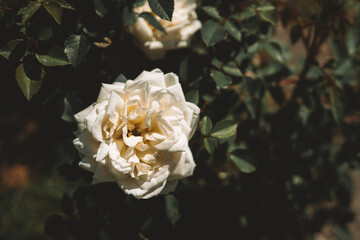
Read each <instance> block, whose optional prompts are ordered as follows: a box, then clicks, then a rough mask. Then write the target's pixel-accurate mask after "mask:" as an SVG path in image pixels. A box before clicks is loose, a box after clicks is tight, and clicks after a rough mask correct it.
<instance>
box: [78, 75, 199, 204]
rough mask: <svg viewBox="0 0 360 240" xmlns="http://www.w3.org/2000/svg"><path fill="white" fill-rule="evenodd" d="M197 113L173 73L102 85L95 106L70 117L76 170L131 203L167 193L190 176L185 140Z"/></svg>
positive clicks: (191, 133) (189, 157) (194, 127)
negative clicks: (129, 197)
mask: <svg viewBox="0 0 360 240" xmlns="http://www.w3.org/2000/svg"><path fill="white" fill-rule="evenodd" d="M199 112H200V110H199V108H198V107H197V106H196V105H195V104H193V103H190V102H186V100H185V97H184V94H183V91H182V88H181V85H180V84H179V81H178V76H177V75H175V74H174V73H168V74H165V75H164V73H163V72H161V71H160V70H159V69H155V70H153V71H151V72H148V71H144V72H142V73H141V74H140V75H139V76H138V77H137V78H136V79H135V80H128V81H126V83H124V82H119V81H115V82H114V83H113V84H103V86H102V88H101V91H100V94H99V96H98V99H97V102H96V103H94V104H93V105H91V106H89V107H88V108H86V109H85V110H83V111H81V112H79V113H78V114H76V115H75V119H76V121H77V122H78V130H77V131H76V133H75V134H76V136H77V138H76V139H75V140H74V145H75V147H76V148H77V149H78V151H79V152H80V153H81V155H82V160H81V162H80V163H79V165H80V166H81V167H83V168H85V169H86V170H89V171H91V172H94V175H93V183H100V182H109V181H115V182H117V183H118V185H119V186H120V187H121V188H122V189H123V190H124V191H125V193H127V194H131V195H133V196H134V197H136V198H150V197H153V196H155V195H158V194H160V193H167V192H170V191H172V190H174V188H175V186H176V184H177V182H178V180H179V179H181V178H184V177H187V176H190V175H192V173H193V170H194V167H195V163H194V160H193V156H192V153H191V151H190V148H189V146H188V140H189V139H190V138H191V137H192V135H193V133H194V131H195V129H196V126H197V122H198V116H199Z"/></svg>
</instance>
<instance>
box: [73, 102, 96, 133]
mask: <svg viewBox="0 0 360 240" xmlns="http://www.w3.org/2000/svg"><path fill="white" fill-rule="evenodd" d="M93 108H94V105H90V106H89V107H87V108H85V109H84V110H82V111H81V112H78V113H77V114H75V115H74V118H75V120H76V123H77V126H78V130H77V131H78V132H82V131H83V130H84V129H85V117H86V116H87V115H88V114H89V113H90V112H91V110H92V109H93Z"/></svg>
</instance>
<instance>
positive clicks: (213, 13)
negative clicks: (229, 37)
mask: <svg viewBox="0 0 360 240" xmlns="http://www.w3.org/2000/svg"><path fill="white" fill-rule="evenodd" d="M202 9H203V10H204V12H205V13H206V14H207V15H209V16H210V17H213V18H215V19H216V20H219V21H220V20H222V19H223V18H222V17H221V16H220V14H219V11H218V10H217V8H216V7H213V6H204V7H202Z"/></svg>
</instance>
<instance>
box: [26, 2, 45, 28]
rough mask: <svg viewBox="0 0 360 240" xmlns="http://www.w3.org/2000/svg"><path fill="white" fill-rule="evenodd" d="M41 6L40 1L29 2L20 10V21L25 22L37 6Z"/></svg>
mask: <svg viewBox="0 0 360 240" xmlns="http://www.w3.org/2000/svg"><path fill="white" fill-rule="evenodd" d="M40 7H41V3H39V2H37V1H32V2H30V3H29V4H28V5H27V6H26V7H25V9H24V11H23V12H22V15H23V17H22V23H23V24H25V23H26V22H27V21H28V20H29V19H30V18H31V17H32V16H33V15H34V14H35V13H36V11H37V10H39V8H40Z"/></svg>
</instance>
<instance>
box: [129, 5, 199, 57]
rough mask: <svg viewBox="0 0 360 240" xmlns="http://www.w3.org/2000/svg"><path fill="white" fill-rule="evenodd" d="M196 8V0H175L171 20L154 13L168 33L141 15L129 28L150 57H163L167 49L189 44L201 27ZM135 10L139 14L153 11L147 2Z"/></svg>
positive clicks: (140, 46) (183, 46)
mask: <svg viewBox="0 0 360 240" xmlns="http://www.w3.org/2000/svg"><path fill="white" fill-rule="evenodd" d="M195 9H196V3H195V0H175V7H174V13H173V17H172V21H171V22H169V21H166V20H163V19H161V18H160V17H158V16H156V15H155V14H154V16H155V18H156V19H157V20H158V21H159V22H160V24H161V25H162V27H163V28H164V29H165V31H166V33H163V32H161V31H159V30H156V29H154V28H153V27H152V26H151V25H150V24H149V23H148V22H147V21H146V20H145V19H143V18H141V17H139V18H138V19H137V21H136V23H135V24H134V25H133V26H131V27H130V28H129V31H130V33H131V34H132V35H134V37H135V44H136V45H137V46H138V47H139V48H140V49H142V50H143V51H144V53H145V54H146V55H147V56H148V57H149V58H150V59H153V60H155V59H161V58H163V57H164V56H165V53H166V51H167V50H170V49H176V48H185V47H188V46H189V44H190V38H191V36H192V35H193V34H194V33H195V32H196V31H197V30H199V29H200V28H201V22H200V21H199V20H197V15H196V12H195ZM134 11H135V12H136V13H138V14H140V13H142V12H152V11H151V8H150V6H149V4H148V3H147V2H146V3H145V5H144V6H142V7H138V8H135V9H134Z"/></svg>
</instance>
